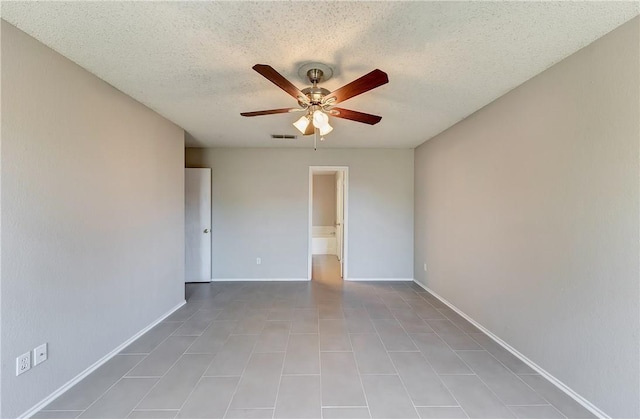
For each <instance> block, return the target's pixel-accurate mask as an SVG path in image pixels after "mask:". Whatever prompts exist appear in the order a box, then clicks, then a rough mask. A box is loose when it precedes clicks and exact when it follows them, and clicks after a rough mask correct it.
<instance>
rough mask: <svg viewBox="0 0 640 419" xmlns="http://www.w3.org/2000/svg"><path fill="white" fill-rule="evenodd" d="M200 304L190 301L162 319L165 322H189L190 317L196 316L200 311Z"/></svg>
mask: <svg viewBox="0 0 640 419" xmlns="http://www.w3.org/2000/svg"><path fill="white" fill-rule="evenodd" d="M200 307H201V304H199V303H195V302H192V301H189V302H187V304H185V305H183V306H182V307H180V308H179V309H177V310H176V311H174V312H173V313H172V314H171V315H170V316H169V317H167V318H166V319H164V321H165V322H183V321H186V320H189V319H190V318H191V316H193V315H194V314H196V312H197V311H198V310H200Z"/></svg>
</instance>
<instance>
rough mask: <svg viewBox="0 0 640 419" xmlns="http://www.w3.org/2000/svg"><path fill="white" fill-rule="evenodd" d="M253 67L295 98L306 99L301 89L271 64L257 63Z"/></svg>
mask: <svg viewBox="0 0 640 419" xmlns="http://www.w3.org/2000/svg"><path fill="white" fill-rule="evenodd" d="M252 68H253V69H254V70H255V71H257V72H258V73H260V74H262V75H263V76H264V77H265V78H266V79H267V80H269V81H270V82H271V83H273V84H275V85H276V86H278V87H279V88H281V89H282V90H284V91H285V92H287V93H289V94H290V95H291V96H293V98H294V99H295V100H300V98H302V99H306V96H305V95H304V93H302V92H301V91H300V89H298V88H297V87H296V86H294V85H293V84H292V83H291V82H290V81H289V80H287V79H285V78H284V77H283V76H282V74H280V73H278V72H277V71H276V70H274V69H273V67H271V66H270V65H266V64H256V65H254V66H253V67H252Z"/></svg>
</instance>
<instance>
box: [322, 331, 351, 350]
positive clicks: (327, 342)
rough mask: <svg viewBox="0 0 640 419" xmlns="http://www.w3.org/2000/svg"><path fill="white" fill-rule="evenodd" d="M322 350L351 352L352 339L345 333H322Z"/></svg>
mask: <svg viewBox="0 0 640 419" xmlns="http://www.w3.org/2000/svg"><path fill="white" fill-rule="evenodd" d="M320 350H321V351H323V352H327V351H341V352H345V351H346V352H350V351H352V350H353V349H352V348H351V341H350V340H349V335H348V334H347V333H346V332H345V333H320Z"/></svg>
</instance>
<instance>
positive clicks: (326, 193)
mask: <svg viewBox="0 0 640 419" xmlns="http://www.w3.org/2000/svg"><path fill="white" fill-rule="evenodd" d="M336 198H337V197H336V175H335V174H332V175H313V225H314V226H331V227H333V226H335V224H336V205H337V204H336Z"/></svg>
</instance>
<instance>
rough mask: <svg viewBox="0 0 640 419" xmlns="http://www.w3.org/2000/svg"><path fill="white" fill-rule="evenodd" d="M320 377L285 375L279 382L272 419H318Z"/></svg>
mask: <svg viewBox="0 0 640 419" xmlns="http://www.w3.org/2000/svg"><path fill="white" fill-rule="evenodd" d="M320 399H321V396H320V376H319V375H287V376H283V377H282V379H281V381H280V389H279V391H278V399H277V401H276V410H275V413H274V416H273V417H274V418H283V419H284V418H288V419H297V418H300V419H303V418H310V419H313V418H318V417H320V415H321V411H320V403H321V400H320Z"/></svg>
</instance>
